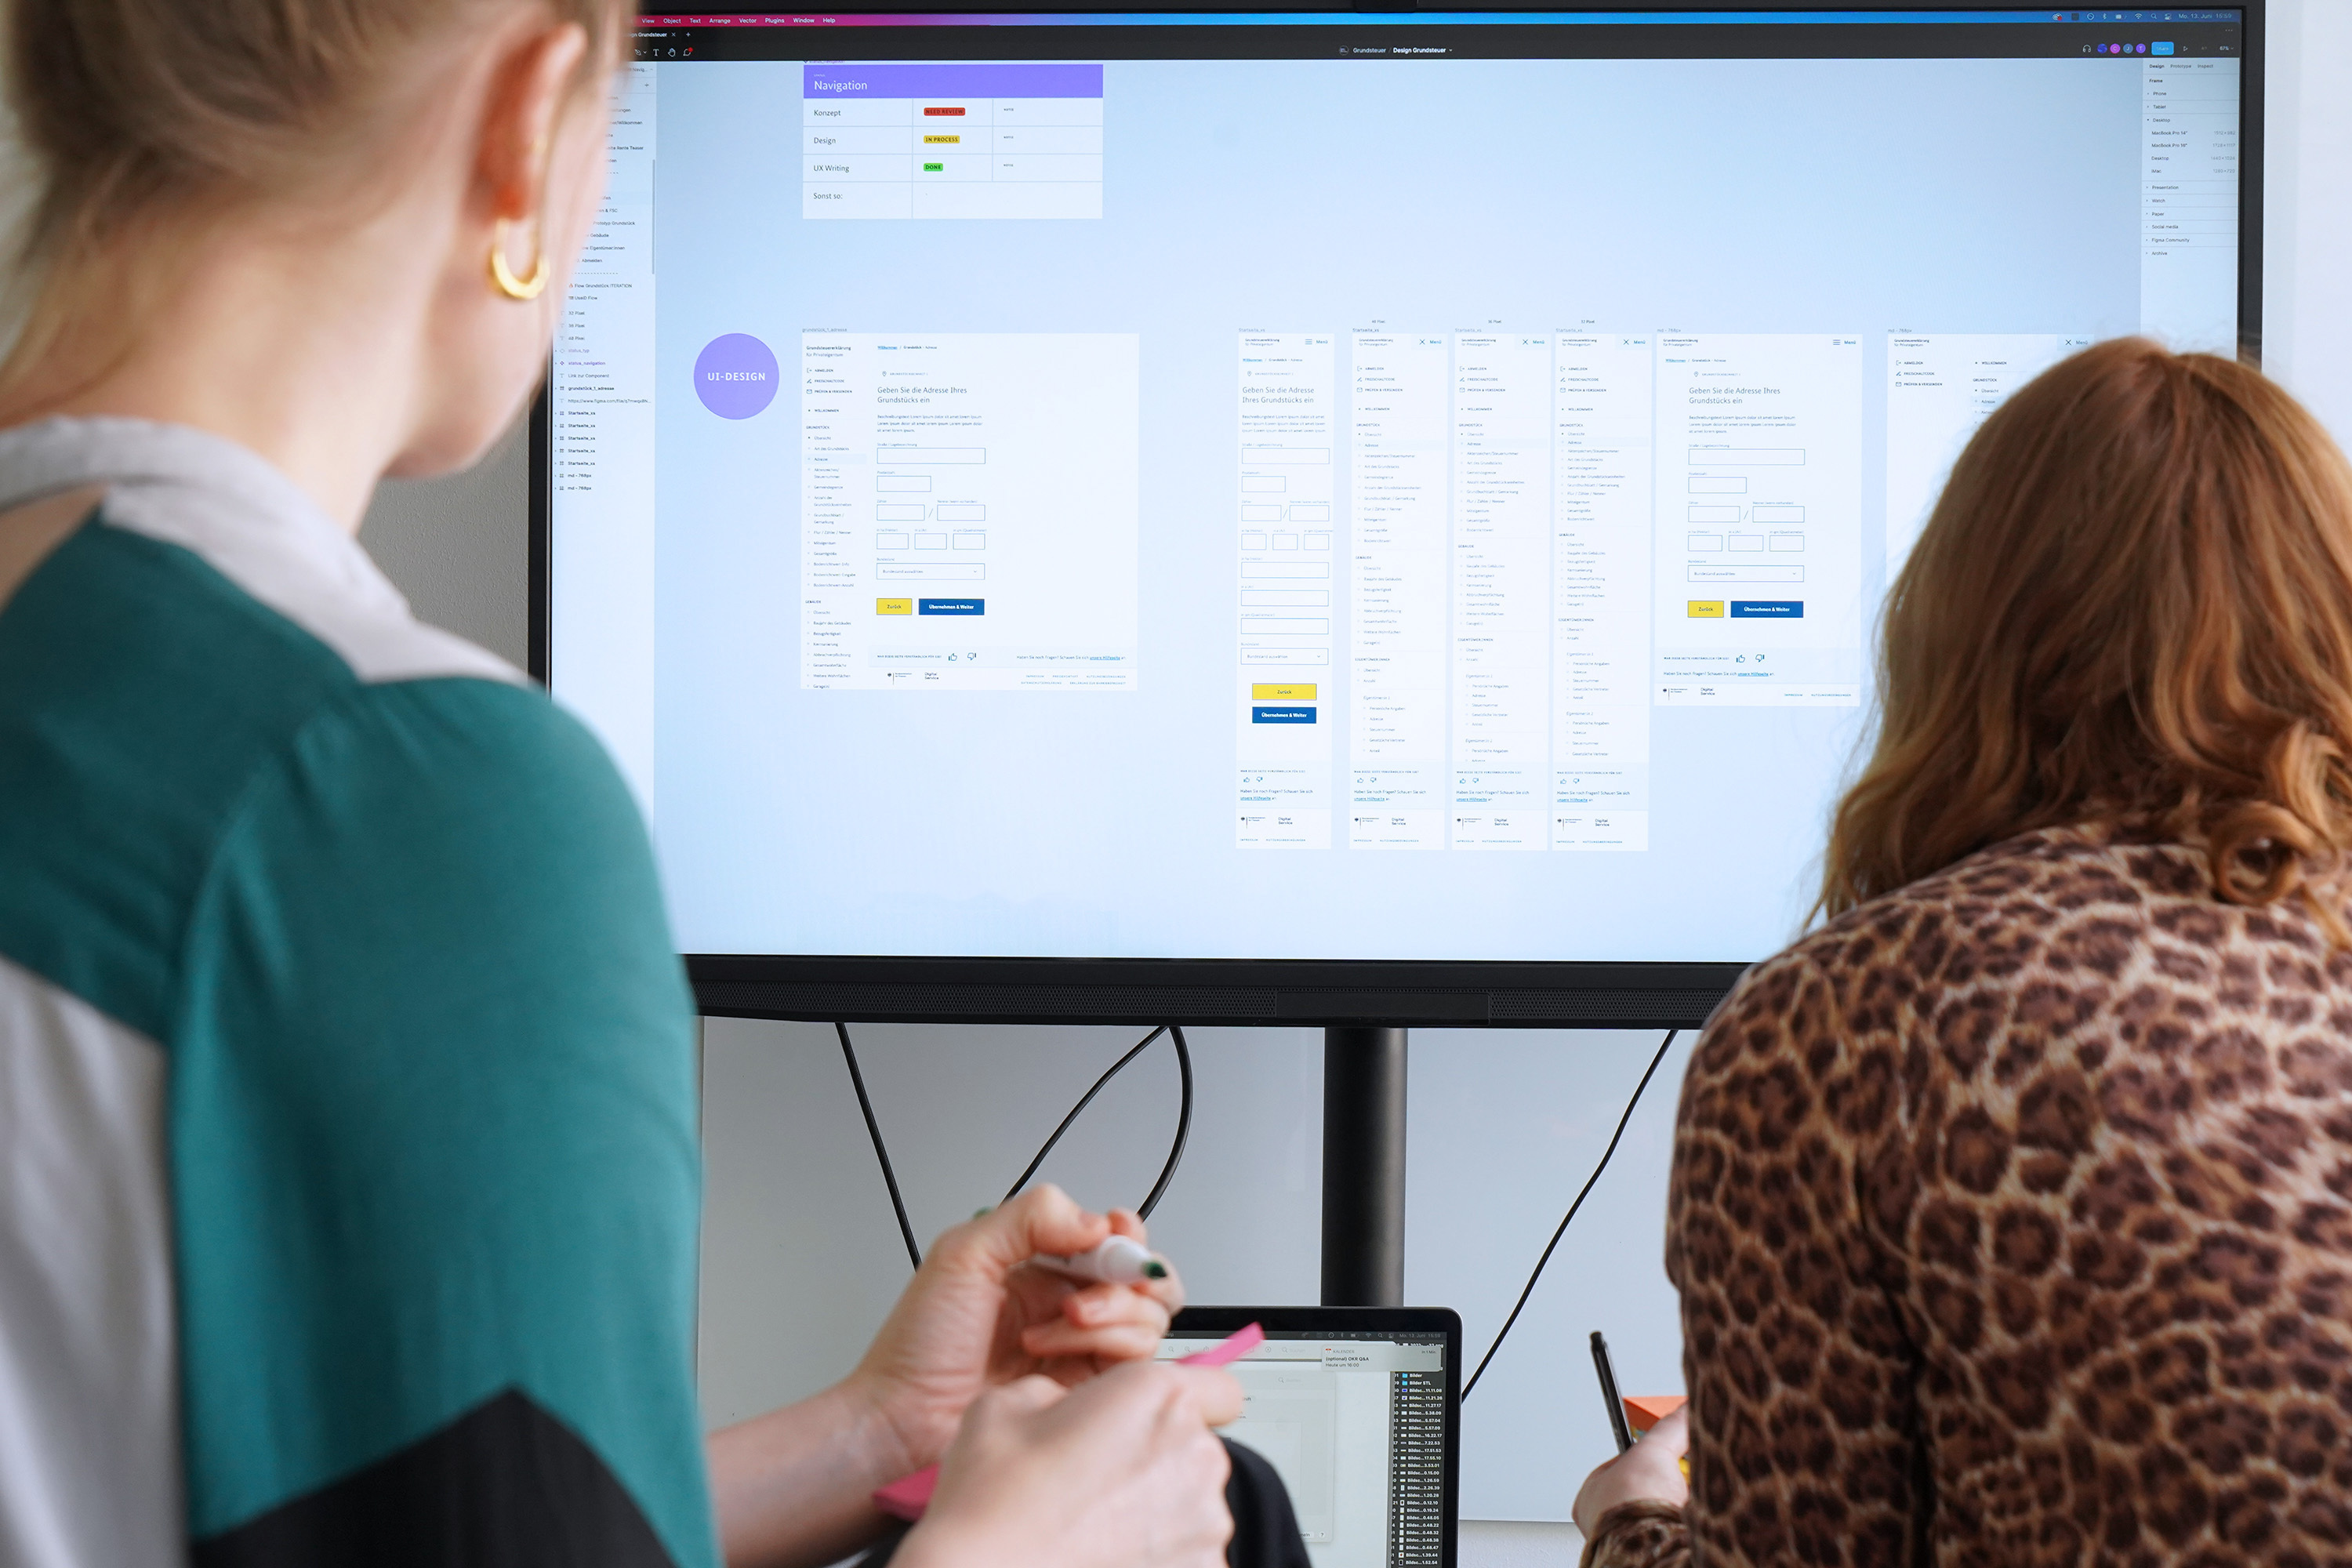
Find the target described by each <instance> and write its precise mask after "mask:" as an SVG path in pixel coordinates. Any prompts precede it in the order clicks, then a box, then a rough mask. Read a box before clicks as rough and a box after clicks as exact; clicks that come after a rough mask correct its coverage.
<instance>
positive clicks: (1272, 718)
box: [1250, 708, 1315, 724]
mask: <svg viewBox="0 0 2352 1568" xmlns="http://www.w3.org/2000/svg"><path fill="white" fill-rule="evenodd" d="M1250 722H1251V723H1253V724H1312V723H1313V722H1315V710H1314V709H1312V708H1253V709H1251V710H1250Z"/></svg>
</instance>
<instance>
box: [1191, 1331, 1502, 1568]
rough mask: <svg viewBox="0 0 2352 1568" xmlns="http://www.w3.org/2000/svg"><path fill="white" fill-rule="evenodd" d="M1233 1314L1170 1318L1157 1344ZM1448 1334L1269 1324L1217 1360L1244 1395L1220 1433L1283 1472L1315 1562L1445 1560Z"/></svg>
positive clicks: (1351, 1564)
mask: <svg viewBox="0 0 2352 1568" xmlns="http://www.w3.org/2000/svg"><path fill="white" fill-rule="evenodd" d="M1230 1315H1231V1314H1229V1313H1225V1312H1223V1311H1222V1310H1221V1311H1220V1313H1219V1314H1217V1315H1216V1316H1215V1321H1216V1325H1217V1326H1215V1327H1208V1326H1202V1325H1201V1324H1200V1323H1199V1322H1198V1321H1197V1320H1199V1319H1201V1318H1203V1317H1207V1316H1210V1315H1209V1314H1199V1313H1196V1314H1194V1317H1195V1320H1196V1321H1195V1322H1193V1323H1188V1322H1186V1321H1184V1320H1182V1319H1179V1320H1178V1321H1177V1323H1176V1326H1175V1327H1174V1328H1173V1329H1171V1331H1169V1334H1168V1337H1167V1338H1166V1339H1164V1340H1162V1341H1160V1348H1159V1350H1158V1351H1157V1352H1154V1353H1155V1354H1156V1355H1157V1356H1158V1357H1159V1359H1160V1360H1162V1361H1172V1360H1175V1359H1177V1358H1178V1357H1181V1356H1186V1355H1190V1354H1192V1353H1193V1352H1196V1351H1199V1350H1201V1349H1202V1348H1203V1347H1204V1346H1205V1345H1207V1344H1211V1343H1213V1342H1216V1341H1218V1340H1221V1339H1223V1338H1224V1337H1225V1335H1226V1334H1227V1333H1228V1332H1230V1331H1231V1329H1230V1327H1229V1326H1228V1325H1227V1324H1226V1323H1225V1321H1224V1319H1225V1318H1226V1317H1227V1316H1230ZM1286 1315H1288V1316H1293V1317H1311V1316H1313V1313H1312V1311H1311V1310H1308V1311H1307V1312H1305V1313H1292V1314H1286ZM1336 1321H1337V1320H1336V1319H1335V1322H1336ZM1447 1339H1448V1336H1447V1335H1446V1334H1445V1333H1444V1331H1430V1330H1415V1329H1370V1330H1366V1329H1351V1328H1344V1327H1337V1326H1323V1327H1305V1328H1282V1327H1276V1328H1269V1329H1267V1330H1265V1343H1264V1344H1262V1345H1259V1346H1257V1347H1256V1348H1255V1349H1254V1350H1252V1351H1250V1352H1248V1353H1247V1354H1246V1355H1244V1356H1243V1357H1242V1358H1241V1359H1240V1360H1239V1361H1236V1362H1234V1363H1232V1364H1231V1365H1229V1366H1228V1367H1227V1368H1226V1369H1225V1370H1226V1371H1228V1372H1230V1373H1233V1374H1234V1378H1235V1380H1236V1381H1238V1382H1239V1383H1240V1384H1241V1385H1242V1398H1243V1405H1242V1416H1241V1419H1240V1420H1238V1421H1236V1422H1234V1423H1233V1424H1232V1425H1231V1426H1226V1427H1223V1435H1224V1436H1227V1437H1229V1438H1231V1439H1233V1440H1234V1442H1236V1443H1243V1444H1246V1445H1247V1446H1248V1447H1250V1448H1252V1449H1253V1450H1255V1452H1257V1453H1258V1454H1260V1455H1262V1456H1264V1457H1265V1460H1266V1462H1267V1463H1268V1464H1270V1465H1272V1466H1273V1467H1274V1469H1275V1473H1276V1474H1277V1475H1279V1476H1280V1477H1281V1478H1282V1482H1283V1486H1284V1488H1285V1489H1286V1490H1287V1491H1288V1492H1289V1494H1290V1507H1291V1511H1292V1512H1293V1513H1295V1514H1297V1517H1298V1533H1299V1537H1300V1539H1301V1540H1303V1541H1304V1542H1306V1545H1307V1560H1308V1561H1309V1562H1310V1563H1313V1564H1314V1565H1315V1568H1441V1565H1442V1564H1443V1563H1444V1562H1445V1561H1446V1560H1447V1553H1446V1552H1445V1547H1446V1545H1447V1536H1448V1534H1449V1531H1448V1529H1447V1527H1448V1525H1449V1524H1450V1523H1451V1522H1452V1521H1449V1520H1448V1519H1447V1518H1446V1506H1447V1494H1446V1479H1447V1477H1446V1469H1447V1457H1448V1452H1449V1444H1448V1432H1449V1426H1450V1423H1452V1422H1453V1421H1454V1420H1456V1419H1458V1416H1457V1415H1455V1414H1454V1411H1455V1405H1454V1399H1453V1397H1452V1389H1453V1384H1452V1382H1450V1381H1449V1379H1448V1373H1447V1367H1446V1351H1447ZM1454 1377H1455V1378H1457V1379H1458V1377H1459V1370H1458V1369H1456V1370H1455V1373H1454Z"/></svg>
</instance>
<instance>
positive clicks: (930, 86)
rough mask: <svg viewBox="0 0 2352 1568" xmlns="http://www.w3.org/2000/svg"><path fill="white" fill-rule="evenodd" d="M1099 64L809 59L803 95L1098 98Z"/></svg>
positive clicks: (1100, 68) (850, 96)
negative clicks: (887, 62)
mask: <svg viewBox="0 0 2352 1568" xmlns="http://www.w3.org/2000/svg"><path fill="white" fill-rule="evenodd" d="M1102 71H1103V68H1102V67H1100V66H1098V65H1034V66H1024V65H969V64H964V63H961V62H957V63H943V64H940V65H861V64H859V63H857V62H856V61H854V60H853V61H849V62H846V63H845V62H842V61H837V60H835V61H811V62H809V63H808V64H807V65H805V66H803V68H801V96H802V97H803V98H1100V97H1101V96H1102V95H1103V90H1102Z"/></svg>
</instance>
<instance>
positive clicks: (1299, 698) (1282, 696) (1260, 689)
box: [1250, 685, 1315, 702]
mask: <svg viewBox="0 0 2352 1568" xmlns="http://www.w3.org/2000/svg"><path fill="white" fill-rule="evenodd" d="M1250 697H1251V699H1252V700H1254V701H1258V702H1312V701H1314V700H1315V688H1314V687H1313V686H1311V685H1308V686H1284V685H1275V686H1253V687H1251V688H1250Z"/></svg>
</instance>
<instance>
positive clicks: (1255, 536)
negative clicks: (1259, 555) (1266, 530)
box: [1242, 533, 1265, 550]
mask: <svg viewBox="0 0 2352 1568" xmlns="http://www.w3.org/2000/svg"><path fill="white" fill-rule="evenodd" d="M1242 548H1243V549H1244V550H1264V549H1265V534H1263V533H1244V534H1243V535H1242Z"/></svg>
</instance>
